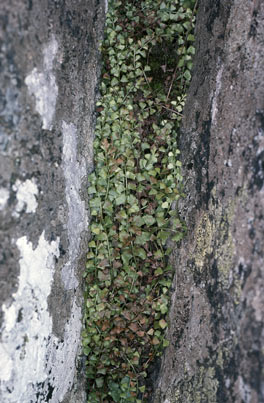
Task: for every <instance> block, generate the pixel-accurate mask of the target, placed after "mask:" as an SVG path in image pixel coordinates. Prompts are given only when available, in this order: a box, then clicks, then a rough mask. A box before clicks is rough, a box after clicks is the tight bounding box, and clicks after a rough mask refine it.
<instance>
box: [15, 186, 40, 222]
mask: <svg viewBox="0 0 264 403" xmlns="http://www.w3.org/2000/svg"><path fill="white" fill-rule="evenodd" d="M12 189H13V190H14V191H15V192H16V198H17V204H16V209H15V212H14V213H13V215H14V216H18V215H19V213H20V212H21V211H22V210H23V209H25V212H26V213H35V211H36V209H37V207H38V202H37V199H36V197H37V196H38V193H39V191H38V187H37V185H36V182H35V180H34V179H31V180H30V179H27V180H26V181H25V182H21V181H20V180H19V179H17V180H16V182H15V184H14V185H13V187H12Z"/></svg>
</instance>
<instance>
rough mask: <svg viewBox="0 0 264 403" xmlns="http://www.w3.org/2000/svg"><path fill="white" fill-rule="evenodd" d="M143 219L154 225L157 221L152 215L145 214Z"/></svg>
mask: <svg viewBox="0 0 264 403" xmlns="http://www.w3.org/2000/svg"><path fill="white" fill-rule="evenodd" d="M143 220H144V223H145V224H146V225H153V224H154V223H155V222H156V219H155V217H153V216H151V215H144V216H143Z"/></svg>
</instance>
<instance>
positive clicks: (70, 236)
mask: <svg viewBox="0 0 264 403" xmlns="http://www.w3.org/2000/svg"><path fill="white" fill-rule="evenodd" d="M103 9H104V4H102V2H100V0H76V1H71V0H41V1H33V0H27V1H26V0H8V1H7V0H2V1H1V4H0V83H1V84H0V306H1V311H0V312H1V315H0V319H1V322H0V326H1V339H0V363H1V365H0V380H1V383H0V401H1V402H3V403H18V402H19V403H29V402H32V403H35V402H54V403H57V402H64V403H66V402H74V403H78V402H84V401H85V392H84V381H83V379H84V378H83V377H82V375H83V374H82V371H81V367H82V361H81V359H79V358H78V354H79V353H80V332H81V326H82V306H83V297H82V289H81V275H82V271H83V268H84V264H85V252H86V249H87V247H86V242H87V231H88V221H89V218H88V207H87V173H88V172H89V171H91V169H92V137H93V124H94V100H95V96H96V89H97V88H96V87H97V81H98V80H97V79H98V73H99V62H98V51H97V49H98V43H99V39H100V38H101V36H102V28H103V27H102V26H103V21H104V10H103Z"/></svg>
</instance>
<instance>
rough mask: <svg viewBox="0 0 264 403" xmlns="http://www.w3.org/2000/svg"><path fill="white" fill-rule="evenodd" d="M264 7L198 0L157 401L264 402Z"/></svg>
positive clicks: (255, 0) (238, 0)
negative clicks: (179, 230)
mask: <svg viewBox="0 0 264 403" xmlns="http://www.w3.org/2000/svg"><path fill="white" fill-rule="evenodd" d="M263 66H264V2H263V1H261V0H251V1H250V0H249V1H244V0H234V1H232V2H231V1H229V0H223V1H220V0H200V2H199V11H198V17H197V25H196V57H195V66H194V71H193V79H192V83H191V87H190V90H189V95H188V100H187V104H186V107H185V114H184V115H185V117H184V122H183V128H182V135H181V140H180V142H181V150H182V162H183V172H184V183H185V193H186V198H185V199H184V200H183V201H182V202H181V205H180V211H181V215H182V217H185V219H186V222H187V225H188V230H189V231H188V236H187V237H186V238H185V239H184V241H183V242H182V244H181V246H180V247H179V248H175V250H174V256H173V264H174V267H175V279H174V292H173V296H172V306H171V311H170V321H171V326H170V331H169V339H170V342H171V344H170V347H169V348H168V349H167V350H166V353H165V355H164V357H163V360H162V364H161V370H160V374H159V378H158V380H157V384H156V392H155V396H154V397H153V401H154V402H164V403H172V402H182V403H187V402H189V403H194V402H195V403H199V402H210V403H214V402H218V403H223V402H228V403H233V402H236V403H238V402H239V403H242V402H243V403H257V402H264V375H263V370H264V367H263V363H264V355H263V352H264V328H263V324H264V279H263V277H264V258H263V255H264V218H263V214H264V186H263V185H264V69H263Z"/></svg>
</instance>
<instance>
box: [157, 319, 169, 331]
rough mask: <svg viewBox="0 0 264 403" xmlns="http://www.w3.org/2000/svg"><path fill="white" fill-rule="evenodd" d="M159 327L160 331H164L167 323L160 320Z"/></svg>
mask: <svg viewBox="0 0 264 403" xmlns="http://www.w3.org/2000/svg"><path fill="white" fill-rule="evenodd" d="M159 325H160V327H161V329H165V328H166V327H167V326H168V324H167V322H165V320H164V319H161V320H160V321H159Z"/></svg>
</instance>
